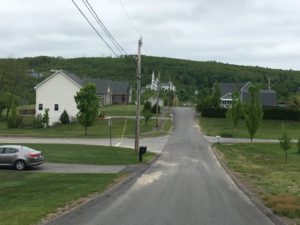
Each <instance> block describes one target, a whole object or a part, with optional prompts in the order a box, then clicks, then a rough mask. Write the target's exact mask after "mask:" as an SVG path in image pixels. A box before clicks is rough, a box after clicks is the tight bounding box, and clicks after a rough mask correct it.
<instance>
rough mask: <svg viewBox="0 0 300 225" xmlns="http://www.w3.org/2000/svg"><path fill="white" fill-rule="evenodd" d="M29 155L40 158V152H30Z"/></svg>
mask: <svg viewBox="0 0 300 225" xmlns="http://www.w3.org/2000/svg"><path fill="white" fill-rule="evenodd" d="M28 156H29V157H31V158H39V157H40V154H39V153H29V154H28Z"/></svg>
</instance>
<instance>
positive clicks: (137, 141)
mask: <svg viewBox="0 0 300 225" xmlns="http://www.w3.org/2000/svg"><path fill="white" fill-rule="evenodd" d="M142 45H143V42H142V37H141V38H140V40H139V42H138V56H137V73H136V90H137V91H136V121H135V143H134V144H135V146H134V147H135V148H134V149H135V152H136V153H138V152H139V147H140V130H141V128H140V104H141V77H142V69H141V61H142V60H141V50H142Z"/></svg>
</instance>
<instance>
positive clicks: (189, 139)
mask: <svg viewBox="0 0 300 225" xmlns="http://www.w3.org/2000/svg"><path fill="white" fill-rule="evenodd" d="M199 132H200V131H199V129H198V127H197V126H196V124H195V123H194V120H193V112H192V111H191V110H190V109H187V108H176V109H175V121H174V133H173V135H171V137H170V138H169V140H168V142H167V144H166V145H165V147H164V149H163V151H162V156H161V158H160V159H159V160H158V161H157V162H156V163H155V164H154V165H153V166H152V167H150V169H148V170H147V171H146V172H145V173H144V175H142V176H141V177H140V178H138V179H137V180H135V181H132V182H131V183H128V184H126V185H124V187H123V188H121V189H120V190H119V191H117V192H116V193H114V194H112V195H110V196H107V197H106V198H104V199H100V200H97V199H96V200H94V201H92V202H89V203H88V204H86V205H84V206H82V207H80V208H78V209H77V210H74V211H73V212H71V213H69V214H66V215H64V216H62V217H60V218H58V219H56V220H54V221H52V222H51V223H49V224H48V225H50V224H51V225H53V224H56V225H58V224H61V225H63V224H72V225H78V224H80V225H271V224H272V222H271V221H270V220H269V219H268V218H267V217H266V216H265V215H264V214H263V213H262V212H261V211H259V209H258V208H256V206H255V205H254V204H253V203H252V202H251V201H250V200H249V199H248V198H247V197H246V196H245V195H244V194H243V193H242V192H241V191H240V190H239V189H238V188H237V187H236V186H235V184H234V183H233V182H232V180H231V179H230V177H229V176H228V175H227V174H226V173H225V172H224V170H223V169H222V168H221V166H220V165H219V164H218V162H217V160H216V158H215V157H214V155H213V154H212V152H211V151H210V150H209V144H208V142H207V141H206V140H205V139H204V138H203V137H202V136H200V133H199Z"/></svg>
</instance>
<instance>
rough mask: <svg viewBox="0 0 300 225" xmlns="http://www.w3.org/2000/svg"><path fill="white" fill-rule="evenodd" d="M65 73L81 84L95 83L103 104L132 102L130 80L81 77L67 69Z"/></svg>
mask: <svg viewBox="0 0 300 225" xmlns="http://www.w3.org/2000/svg"><path fill="white" fill-rule="evenodd" d="M64 74H66V75H67V76H68V77H69V78H70V79H72V80H73V81H74V82H75V83H77V84H78V85H79V86H84V85H85V84H87V83H92V84H95V85H96V92H97V94H98V96H99V97H100V99H101V103H102V105H111V104H129V103H130V102H131V88H130V84H129V82H123V81H111V80H106V79H98V78H86V79H81V78H79V77H78V76H77V75H75V74H72V73H67V72H65V71H64Z"/></svg>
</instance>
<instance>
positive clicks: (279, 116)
mask: <svg viewBox="0 0 300 225" xmlns="http://www.w3.org/2000/svg"><path fill="white" fill-rule="evenodd" d="M263 110H264V119H269V120H294V121H300V110H296V109H291V108H283V107H264V108H263Z"/></svg>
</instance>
